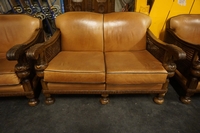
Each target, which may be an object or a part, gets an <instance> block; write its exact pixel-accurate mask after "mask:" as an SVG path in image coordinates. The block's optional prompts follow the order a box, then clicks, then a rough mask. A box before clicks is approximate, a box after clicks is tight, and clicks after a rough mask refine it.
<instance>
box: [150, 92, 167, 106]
mask: <svg viewBox="0 0 200 133" xmlns="http://www.w3.org/2000/svg"><path fill="white" fill-rule="evenodd" d="M164 96H165V93H161V94H158V95H157V96H156V97H154V99H153V100H154V102H155V103H157V104H163V102H164Z"/></svg>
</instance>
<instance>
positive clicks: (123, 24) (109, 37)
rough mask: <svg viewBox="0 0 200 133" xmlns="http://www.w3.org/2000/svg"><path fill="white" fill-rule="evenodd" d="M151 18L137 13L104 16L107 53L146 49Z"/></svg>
mask: <svg viewBox="0 0 200 133" xmlns="http://www.w3.org/2000/svg"><path fill="white" fill-rule="evenodd" d="M150 23H151V19H150V17H149V16H147V15H145V14H142V13H136V12H120V13H110V14H105V15H104V40H105V51H107V52H108V51H134V50H143V49H146V31H147V28H148V27H149V26H150Z"/></svg>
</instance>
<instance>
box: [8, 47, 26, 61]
mask: <svg viewBox="0 0 200 133" xmlns="http://www.w3.org/2000/svg"><path fill="white" fill-rule="evenodd" d="M25 49H26V45H23V44H19V45H15V46H13V47H12V48H10V49H9V50H8V52H7V53H6V58H7V59H8V60H18V59H19V57H20V56H21V55H23V54H24V51H25Z"/></svg>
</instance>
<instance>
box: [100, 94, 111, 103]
mask: <svg viewBox="0 0 200 133" xmlns="http://www.w3.org/2000/svg"><path fill="white" fill-rule="evenodd" d="M101 96H102V98H101V99H100V102H101V104H103V105H105V104H108V103H109V98H108V94H102V95H101Z"/></svg>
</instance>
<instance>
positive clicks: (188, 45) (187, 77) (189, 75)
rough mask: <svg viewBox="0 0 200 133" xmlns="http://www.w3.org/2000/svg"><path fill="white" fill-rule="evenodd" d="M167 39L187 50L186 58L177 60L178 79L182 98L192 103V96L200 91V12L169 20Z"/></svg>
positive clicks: (185, 101)
mask: <svg viewBox="0 0 200 133" xmlns="http://www.w3.org/2000/svg"><path fill="white" fill-rule="evenodd" d="M165 41H166V42H168V43H173V44H175V45H176V46H178V47H180V48H182V49H183V50H184V51H185V52H186V55H187V56H186V59H184V60H181V61H177V62H176V63H177V70H176V74H175V76H174V77H175V79H176V81H178V82H179V84H180V85H181V87H182V88H180V89H179V91H181V93H182V94H181V93H180V95H181V96H180V100H181V101H182V102H183V103H186V104H188V103H190V102H191V98H190V97H191V96H192V95H194V94H195V93H199V92H200V82H199V79H200V60H199V57H200V14H181V15H178V16H174V17H172V18H170V19H169V20H168V21H167V26H166V34H165Z"/></svg>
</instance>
